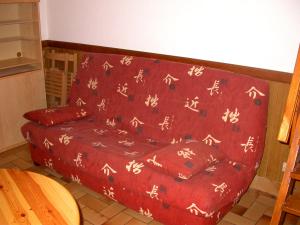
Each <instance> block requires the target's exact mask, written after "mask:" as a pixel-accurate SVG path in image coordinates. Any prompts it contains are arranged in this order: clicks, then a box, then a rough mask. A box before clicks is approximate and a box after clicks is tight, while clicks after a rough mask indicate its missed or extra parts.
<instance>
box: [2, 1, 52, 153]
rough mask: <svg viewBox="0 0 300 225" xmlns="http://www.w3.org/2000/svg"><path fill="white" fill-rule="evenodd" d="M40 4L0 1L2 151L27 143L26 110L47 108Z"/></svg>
mask: <svg viewBox="0 0 300 225" xmlns="http://www.w3.org/2000/svg"><path fill="white" fill-rule="evenodd" d="M38 4H39V1H38V0H0V104H1V106H2V107H1V110H0V152H2V151H5V150H7V149H10V148H12V147H16V146H18V145H20V144H23V143H25V140H24V138H23V136H22V134H21V131H20V128H21V126H22V125H23V124H24V123H25V122H26V120H25V119H24V118H23V117H22V115H23V114H24V113H25V112H27V111H30V110H34V109H38V108H44V107H46V96H45V84H44V82H45V81H44V73H43V64H42V62H43V61H42V47H41V37H40V23H39V8H38Z"/></svg>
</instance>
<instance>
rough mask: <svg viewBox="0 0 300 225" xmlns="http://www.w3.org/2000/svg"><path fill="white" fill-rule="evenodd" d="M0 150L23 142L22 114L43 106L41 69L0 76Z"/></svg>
mask: <svg viewBox="0 0 300 225" xmlns="http://www.w3.org/2000/svg"><path fill="white" fill-rule="evenodd" d="M0 81H1V82H0V105H1V110H0V121H1V126H0V152H1V151H5V150H7V149H8V148H12V147H14V146H17V145H20V144H23V143H24V141H25V140H24V138H23V136H22V134H21V131H20V128H21V126H22V125H23V124H24V123H26V120H25V119H24V118H23V114H24V113H25V112H28V111H30V110H34V109H39V108H45V107H46V104H45V103H46V100H45V86H44V76H43V72H42V70H37V71H32V72H28V73H21V74H17V75H14V76H8V77H3V78H0Z"/></svg>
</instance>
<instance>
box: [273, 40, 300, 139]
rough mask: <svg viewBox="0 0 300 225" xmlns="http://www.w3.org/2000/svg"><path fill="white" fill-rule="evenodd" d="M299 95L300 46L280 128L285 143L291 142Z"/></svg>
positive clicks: (280, 136) (279, 135) (280, 135)
mask: <svg viewBox="0 0 300 225" xmlns="http://www.w3.org/2000/svg"><path fill="white" fill-rule="evenodd" d="M299 95H300V46H299V49H298V55H297V59H296V64H295V68H294V74H293V79H292V81H291V85H290V90H289V95H288V98H287V103H286V106H285V112H284V115H283V119H282V123H281V126H280V130H279V134H278V140H279V141H281V142H284V143H287V142H288V141H289V137H290V131H291V129H292V128H293V127H294V126H295V123H296V119H297V115H295V113H296V112H297V109H298V107H299V103H298V102H299Z"/></svg>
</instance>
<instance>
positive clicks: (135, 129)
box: [22, 53, 269, 225]
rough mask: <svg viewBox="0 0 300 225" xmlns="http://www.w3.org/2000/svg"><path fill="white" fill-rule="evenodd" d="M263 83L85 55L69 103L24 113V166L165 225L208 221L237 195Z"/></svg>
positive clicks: (255, 156) (264, 103)
mask: <svg viewBox="0 0 300 225" xmlns="http://www.w3.org/2000/svg"><path fill="white" fill-rule="evenodd" d="M268 94H269V87H268V84H267V83H266V82H264V81H262V80H259V79H255V78H251V77H247V76H244V75H241V74H234V73H231V72H226V71H222V70H217V69H213V68H208V67H203V66H198V65H190V64H184V63H178V62H169V61H162V60H157V59H150V58H142V57H131V56H124V55H113V54H103V53H96V54H94V53H93V54H90V53H86V54H85V56H84V57H83V60H82V62H81V64H79V69H78V74H77V77H76V79H75V80H74V82H73V86H72V90H71V95H70V98H69V106H67V107H62V108H56V109H42V110H37V111H33V112H29V113H26V114H25V115H24V116H25V117H26V118H27V119H29V120H31V121H30V122H28V123H27V124H25V125H24V126H23V127H22V133H23V135H24V137H25V138H26V139H27V140H28V142H29V143H30V146H31V154H32V159H33V161H35V162H36V163H39V164H43V165H45V166H48V167H50V168H52V169H55V170H56V171H58V172H59V173H61V174H63V175H64V176H66V177H70V178H72V179H73V180H74V181H76V182H78V183H81V184H83V185H86V186H88V187H90V188H92V189H93V190H95V191H97V192H99V193H101V194H103V195H105V196H107V197H108V198H111V199H113V200H115V201H118V202H120V203H122V204H124V205H126V206H128V207H130V208H132V209H135V210H136V211H139V212H140V213H141V214H143V215H146V216H149V217H153V218H155V219H157V220H159V221H161V222H163V223H165V224H170V225H199V224H216V223H217V222H218V221H219V220H220V219H221V218H222V217H223V216H224V215H225V214H226V212H228V211H229V210H230V209H231V208H232V206H233V205H234V204H235V203H237V202H238V201H239V199H240V197H241V196H242V195H243V193H244V192H245V191H246V190H247V188H248V186H249V184H250V183H251V181H252V179H253V177H254V176H255V173H256V169H257V168H258V166H259V163H260V160H261V157H262V153H263V148H264V141H265V131H266V121H267V109H268Z"/></svg>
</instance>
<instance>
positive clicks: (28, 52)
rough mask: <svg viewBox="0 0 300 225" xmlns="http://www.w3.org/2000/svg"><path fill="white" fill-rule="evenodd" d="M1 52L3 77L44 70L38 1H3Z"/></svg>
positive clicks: (0, 13)
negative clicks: (19, 69) (17, 72)
mask: <svg viewBox="0 0 300 225" xmlns="http://www.w3.org/2000/svg"><path fill="white" fill-rule="evenodd" d="M2 3H5V4H2ZM0 49H1V51H0V76H9V75H14V74H15V72H16V71H17V70H18V68H17V67H22V70H21V71H23V72H29V71H31V70H36V68H42V60H41V39H40V29H39V11H38V2H37V1H24V2H22V1H2V0H0ZM18 58H19V59H18ZM31 64H32V65H31ZM37 64H40V65H37ZM24 65H28V66H27V67H24ZM13 67H16V68H15V69H11V70H8V68H13ZM26 68H27V69H26Z"/></svg>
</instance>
